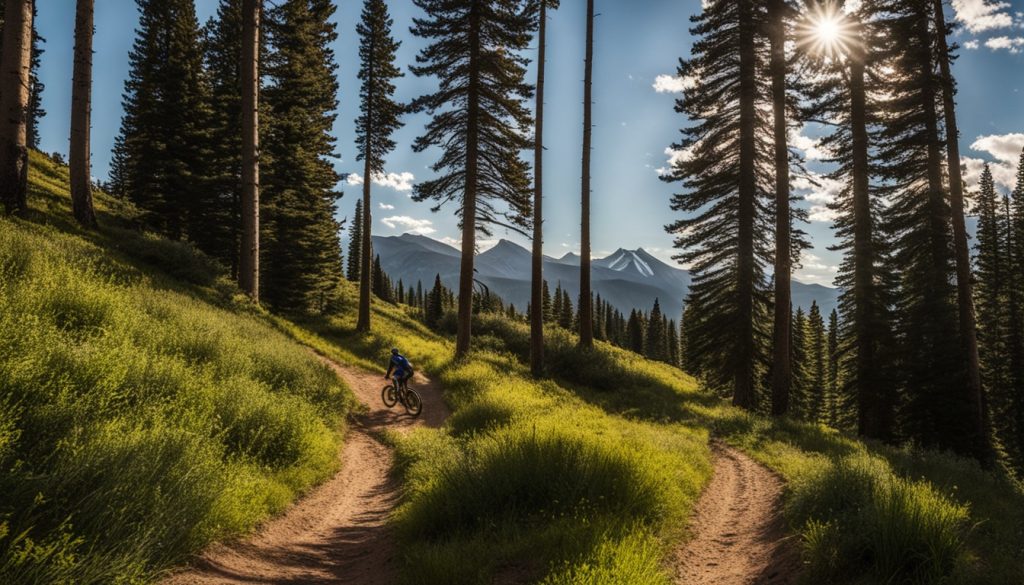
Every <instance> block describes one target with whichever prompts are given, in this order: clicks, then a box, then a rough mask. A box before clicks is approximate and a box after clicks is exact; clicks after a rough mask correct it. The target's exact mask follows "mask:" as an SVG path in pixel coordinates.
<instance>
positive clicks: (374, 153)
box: [356, 0, 402, 331]
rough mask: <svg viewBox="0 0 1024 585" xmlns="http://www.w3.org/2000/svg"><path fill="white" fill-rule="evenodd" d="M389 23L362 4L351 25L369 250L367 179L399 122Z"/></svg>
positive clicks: (371, 1) (383, 9) (378, 170)
mask: <svg viewBox="0 0 1024 585" xmlns="http://www.w3.org/2000/svg"><path fill="white" fill-rule="evenodd" d="M392 24H393V21H392V19H391V16H390V15H389V14H388V5H387V3H385V2H384V0H366V1H365V3H364V4H363V15H362V21H361V22H360V23H358V24H357V25H356V32H357V33H358V34H359V59H360V67H359V79H360V81H362V86H361V87H360V89H359V99H360V114H359V118H358V119H357V120H356V144H357V148H358V152H359V154H358V155H357V156H356V160H361V161H363V216H362V218H361V219H362V222H363V225H362V229H361V230H360V236H361V237H362V243H361V244H360V247H361V248H363V249H366V250H369V249H370V247H371V245H372V244H371V240H370V231H371V229H372V226H373V223H372V221H371V218H372V216H373V213H372V204H371V202H370V189H371V186H372V185H373V180H372V179H373V177H375V176H377V175H380V174H383V173H384V158H385V157H386V156H387V155H388V153H389V152H391V151H392V150H394V148H395V141H394V140H392V139H391V135H392V134H394V132H395V130H398V129H399V128H401V127H402V122H401V121H399V119H398V118H399V116H400V115H401V113H402V106H401V105H399V104H398V103H396V102H395V100H394V95H395V84H394V80H395V79H396V78H398V77H401V76H402V71H401V70H400V69H399V68H398V67H397V66H396V65H395V51H397V50H398V46H399V44H400V43H398V42H396V41H395V40H394V38H392V36H391V25H392ZM369 268H370V256H369V255H368V254H367V255H366V256H365V257H364V258H363V259H362V265H361V271H362V272H366V271H368V270H369ZM356 329H357V330H358V331H369V330H370V285H369V283H368V282H360V284H359V320H358V322H357V323H356Z"/></svg>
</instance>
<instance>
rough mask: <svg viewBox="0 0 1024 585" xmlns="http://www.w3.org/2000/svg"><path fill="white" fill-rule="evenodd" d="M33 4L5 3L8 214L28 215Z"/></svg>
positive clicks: (2, 132) (1, 186)
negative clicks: (28, 139)
mask: <svg viewBox="0 0 1024 585" xmlns="http://www.w3.org/2000/svg"><path fill="white" fill-rule="evenodd" d="M31 64H32V0H7V4H6V6H5V11H4V33H3V59H2V61H0V201H3V204H4V209H5V210H6V212H7V213H24V212H26V211H28V144H27V143H26V140H27V138H28V134H27V122H28V105H29V104H28V100H29V69H30V68H31Z"/></svg>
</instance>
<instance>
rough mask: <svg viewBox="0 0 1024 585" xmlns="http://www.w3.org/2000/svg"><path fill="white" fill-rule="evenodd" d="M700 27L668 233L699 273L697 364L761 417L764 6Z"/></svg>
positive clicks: (765, 249) (720, 8)
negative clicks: (679, 215)
mask: <svg viewBox="0 0 1024 585" xmlns="http://www.w3.org/2000/svg"><path fill="white" fill-rule="evenodd" d="M693 20H694V22H695V26H694V27H693V29H692V33H693V35H694V36H696V37H697V38H698V41H697V42H696V43H695V45H694V49H693V55H692V57H691V58H690V59H689V60H681V61H680V66H679V70H678V75H679V76H680V77H683V78H688V79H694V80H695V84H696V87H695V88H693V89H692V90H689V91H687V92H686V93H685V94H684V96H683V97H682V98H681V99H680V100H678V101H677V103H676V111H678V112H679V113H682V114H685V115H686V116H687V117H688V119H689V120H691V121H692V125H690V126H688V127H686V128H684V129H683V138H682V140H681V141H680V142H679V143H677V144H675V145H674V148H675V149H677V150H681V151H684V152H686V153H687V156H685V157H680V158H681V160H680V161H679V162H678V163H677V164H676V166H675V168H673V169H672V171H671V172H669V173H667V174H666V175H664V176H663V178H664V179H665V180H667V181H681V182H682V184H683V188H684V189H685V192H684V193H681V194H677V195H675V196H674V197H673V199H672V209H673V210H674V211H680V212H683V213H685V214H687V217H685V218H683V219H680V220H678V221H676V222H675V223H673V224H671V225H670V226H668V231H669V232H670V233H673V234H675V235H676V239H675V245H676V247H677V248H680V249H682V252H681V253H680V254H679V256H678V258H679V259H680V261H681V262H683V263H688V264H690V265H692V274H693V282H692V284H691V286H690V293H689V298H688V299H687V304H688V305H689V306H690V308H691V309H692V310H693V311H692V313H691V317H690V319H689V329H690V335H689V337H688V339H687V344H688V347H687V351H688V353H689V356H690V358H691V359H692V360H693V362H694V365H695V366H696V368H697V369H698V370H699V371H700V372H701V374H702V375H703V376H704V379H705V381H706V382H707V384H708V385H709V386H710V387H712V388H716V389H722V388H731V389H732V396H733V403H734V404H736V405H737V406H740V407H743V408H746V409H751V410H752V409H754V408H755V407H756V406H757V403H758V391H759V385H758V382H757V381H758V380H759V379H760V378H761V372H762V371H763V369H764V364H765V362H766V360H767V355H766V354H767V347H766V344H765V340H767V339H768V338H769V334H768V331H767V329H768V327H767V323H766V321H767V313H768V301H769V298H768V294H767V283H766V279H765V266H766V264H767V263H768V262H770V261H771V259H772V255H771V252H770V244H769V241H768V238H769V237H770V235H771V233H772V226H771V222H770V221H769V220H770V217H769V214H768V213H767V211H766V205H765V201H766V199H767V198H768V196H767V194H766V193H765V192H764V188H763V186H764V185H765V184H768V183H770V182H771V166H770V164H768V162H767V161H770V160H771V159H770V155H769V154H768V153H766V152H765V150H766V146H765V145H766V144H767V143H769V141H768V140H765V138H766V137H767V136H766V135H767V134H770V123H769V122H768V120H767V115H766V114H765V112H764V108H762V107H759V103H762V104H763V101H764V100H763V94H764V88H763V87H761V85H763V84H759V83H758V76H757V72H758V70H759V69H761V68H762V67H763V63H762V61H763V51H759V46H760V45H763V42H762V41H760V40H759V39H758V34H757V32H758V29H759V27H760V26H761V24H762V23H763V21H764V17H763V3H761V2H755V1H754V0H739V1H737V2H714V3H707V4H706V5H705V8H704V11H703V12H702V13H701V14H700V15H699V16H695V17H694V18H693ZM708 71H715V74H714V75H707V72H708Z"/></svg>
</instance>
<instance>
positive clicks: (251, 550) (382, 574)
mask: <svg viewBox="0 0 1024 585" xmlns="http://www.w3.org/2000/svg"><path fill="white" fill-rule="evenodd" d="M320 359H321V360H323V361H324V363H326V364H327V365H329V366H330V367H331V368H332V369H334V371H336V372H337V373H338V375H339V376H340V377H341V378H342V379H343V380H345V382H346V383H348V385H349V386H350V387H351V388H352V390H353V392H354V393H355V394H356V396H357V397H358V398H359V400H360V401H361V402H363V403H364V404H366V405H367V406H369V408H370V410H369V412H368V413H367V414H365V415H363V416H360V417H358V419H356V420H355V421H354V422H353V423H352V425H351V427H350V429H349V433H348V435H347V436H346V438H345V445H344V447H343V449H342V453H341V470H340V471H339V472H338V473H337V474H336V475H335V476H334V477H332V478H331V479H329V480H328V481H327V482H326V483H324V484H322V485H320V486H319V487H317V488H315V489H314V490H313V491H311V492H310V493H309V494H308V495H306V496H305V497H304V498H302V499H301V500H299V501H298V502H296V503H295V504H294V505H293V506H292V507H291V508H289V509H288V510H286V511H285V512H284V513H283V514H281V515H280V516H277V517H275V518H273V519H271V520H269V521H268V522H267V523H266V524H264V525H263V526H262V527H261V528H260V529H259V530H258V531H257V532H256V534H254V535H253V536H251V537H249V538H247V539H246V540H243V541H239V542H234V543H226V544H218V545H214V546H213V547H211V548H210V549H208V550H207V551H206V552H204V553H203V554H202V555H201V556H200V557H199V558H198V559H197V560H196V561H195V562H194V563H193V565H192V566H191V567H189V568H187V569H185V570H184V571H181V572H178V573H175V574H173V575H171V576H170V577H168V578H167V579H165V580H164V581H163V584H164V585H206V584H213V583H216V584H241V583H247V584H252V583H277V584H300V583H358V584H359V585H390V584H391V583H394V582H395V581H396V580H397V574H396V570H395V562H394V559H395V554H396V553H395V548H394V544H393V539H392V538H391V535H390V532H389V529H388V526H387V519H388V515H389V514H390V513H391V511H392V510H393V509H394V507H395V504H396V503H397V500H398V485H397V484H396V482H394V481H393V480H392V479H391V478H390V477H389V472H390V470H391V451H390V449H388V448H387V447H386V446H384V445H382V444H381V443H380V442H379V441H377V439H375V438H374V437H373V433H374V432H377V431H381V430H384V429H390V430H397V431H399V432H408V431H409V430H411V429H413V428H416V427H419V426H427V427H438V426H440V425H441V424H442V423H443V422H444V420H445V418H447V416H448V409H447V407H446V406H445V404H444V401H443V400H442V398H441V390H440V388H439V387H438V386H437V385H436V384H434V383H433V382H431V381H430V380H428V379H427V378H425V377H423V376H422V375H420V374H417V375H416V378H415V379H414V380H413V387H414V388H415V389H416V391H417V392H419V394H420V396H422V398H423V413H422V414H421V415H420V418H416V419H414V418H412V417H410V416H408V415H406V414H405V411H404V409H403V408H402V407H401V406H400V405H399V406H396V407H395V408H394V409H391V410H389V409H387V408H385V407H384V405H383V403H382V402H381V398H380V392H381V388H383V387H384V384H385V383H386V382H385V381H384V379H383V376H382V375H381V374H374V373H371V372H367V371H364V370H361V369H358V368H354V367H350V366H345V365H341V364H338V363H335V362H333V361H331V360H328V359H326V358H323V357H321V358H320Z"/></svg>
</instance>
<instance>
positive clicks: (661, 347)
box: [644, 299, 668, 362]
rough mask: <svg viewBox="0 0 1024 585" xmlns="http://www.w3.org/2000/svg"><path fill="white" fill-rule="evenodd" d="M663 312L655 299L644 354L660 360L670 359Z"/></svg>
mask: <svg viewBox="0 0 1024 585" xmlns="http://www.w3.org/2000/svg"><path fill="white" fill-rule="evenodd" d="M662 317H663V315H662V313H661V304H660V303H659V302H658V299H654V307H653V308H652V309H651V316H650V317H649V318H648V320H647V322H648V325H647V332H646V342H645V343H644V347H645V351H644V355H646V356H647V359H650V360H656V361H659V362H663V361H666V360H667V359H668V348H667V347H666V346H665V342H666V340H667V338H666V334H667V332H666V331H665V324H664V322H663V321H664V319H663V318H662Z"/></svg>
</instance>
